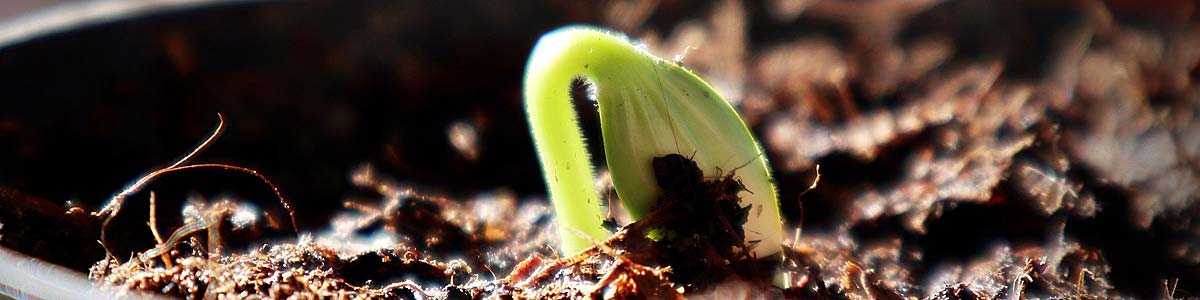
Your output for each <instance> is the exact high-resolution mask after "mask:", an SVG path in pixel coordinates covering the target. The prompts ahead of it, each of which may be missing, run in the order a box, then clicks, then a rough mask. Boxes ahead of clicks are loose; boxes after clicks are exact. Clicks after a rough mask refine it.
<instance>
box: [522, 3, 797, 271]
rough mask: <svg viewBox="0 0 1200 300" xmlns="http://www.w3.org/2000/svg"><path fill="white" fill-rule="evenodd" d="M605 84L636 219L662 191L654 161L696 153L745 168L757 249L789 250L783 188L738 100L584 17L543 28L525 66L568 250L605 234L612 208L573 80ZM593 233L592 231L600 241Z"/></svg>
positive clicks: (608, 133)
mask: <svg viewBox="0 0 1200 300" xmlns="http://www.w3.org/2000/svg"><path fill="white" fill-rule="evenodd" d="M577 78H582V79H585V80H587V81H589V82H590V83H591V84H592V86H593V88H595V89H596V95H595V96H596V101H597V104H598V106H599V111H600V128H601V135H602V137H603V139H604V151H605V158H606V160H607V162H608V168H609V171H610V172H611V174H612V180H613V186H614V187H615V188H616V190H617V195H618V196H619V197H620V198H621V202H622V203H623V204H624V205H625V208H626V210H627V211H628V212H629V214H630V216H631V217H633V218H634V219H638V218H641V217H644V216H646V215H647V214H649V213H650V212H651V210H652V209H653V208H654V205H655V201H657V197H658V194H659V192H660V191H659V188H658V186H657V185H656V184H655V183H656V181H655V178H654V172H653V169H652V166H651V161H652V160H653V158H654V157H658V156H663V155H667V154H671V153H680V154H684V155H691V154H694V157H693V158H692V159H693V160H695V161H696V163H697V165H698V166H699V167H700V169H701V170H702V171H703V172H704V174H706V175H708V176H714V175H716V174H721V172H731V171H735V170H736V172H737V173H736V174H737V175H738V177H739V179H740V180H741V182H742V183H743V184H744V185H745V186H746V189H747V191H743V192H741V193H740V194H739V196H740V197H741V199H742V202H741V204H742V205H750V206H751V208H750V217H749V221H747V223H746V225H744V229H745V232H746V241H747V244H750V245H754V246H753V251H754V254H755V255H756V256H758V257H767V256H771V255H773V254H776V253H778V252H780V251H781V246H780V242H781V239H782V237H783V228H782V224H781V221H780V215H779V201H778V195H777V193H776V191H775V185H774V181H773V180H772V179H771V174H770V171H769V169H768V165H767V160H766V157H765V156H764V154H763V152H762V149H761V148H760V147H759V146H758V143H757V142H756V141H755V140H754V137H753V135H751V133H750V130H749V129H748V128H747V127H746V124H745V123H744V122H743V121H742V119H741V117H739V116H738V114H737V111H736V110H734V108H733V106H731V105H730V104H729V102H727V101H725V100H724V99H722V98H721V96H720V95H719V94H718V93H717V92H716V91H715V90H713V88H712V87H711V86H709V85H708V83H706V82H704V80H702V79H700V77H698V76H696V75H695V74H692V73H691V72H690V71H688V70H687V69H685V68H683V67H681V66H679V65H676V64H674V63H672V62H670V61H667V60H663V59H661V58H658V57H655V56H654V55H652V54H650V53H649V52H647V51H646V50H644V49H641V48H639V47H638V46H635V45H634V44H633V43H631V42H629V40H628V39H626V38H625V37H623V36H620V35H618V34H613V33H610V32H608V31H604V30H600V29H596V28H591V27H582V26H572V27H565V28H561V29H557V30H555V31H553V32H550V33H547V34H546V35H544V36H542V38H541V39H540V40H539V41H538V43H537V46H535V47H534V50H533V53H532V54H531V55H530V58H529V63H528V65H527V67H526V73H525V109H526V112H527V114H528V117H529V124H530V127H531V128H532V131H533V138H534V143H535V146H536V148H537V151H538V158H539V161H540V163H541V166H542V171H543V174H544V175H545V179H546V184H547V186H548V187H549V189H550V199H551V202H552V203H553V205H554V209H555V213H556V215H557V220H558V224H559V237H560V239H561V241H562V244H561V248H560V250H561V251H562V252H563V253H565V254H568V255H569V254H573V253H575V252H578V251H580V250H583V249H585V248H587V247H589V246H591V245H592V244H591V243H592V241H591V240H595V241H602V240H604V239H605V238H607V237H608V235H609V232H608V231H607V230H605V229H604V227H603V226H602V225H601V223H602V220H603V210H602V208H601V203H600V198H599V196H598V193H597V192H596V190H595V188H594V185H593V175H592V165H591V162H590V157H589V155H588V153H587V150H586V148H585V146H584V145H585V143H584V140H583V135H582V133H581V130H580V127H579V124H578V118H577V116H576V113H575V111H574V107H573V105H572V103H571V97H570V85H571V81H573V80H575V79H577ZM584 236H587V237H590V239H591V240H588V238H585V237H584Z"/></svg>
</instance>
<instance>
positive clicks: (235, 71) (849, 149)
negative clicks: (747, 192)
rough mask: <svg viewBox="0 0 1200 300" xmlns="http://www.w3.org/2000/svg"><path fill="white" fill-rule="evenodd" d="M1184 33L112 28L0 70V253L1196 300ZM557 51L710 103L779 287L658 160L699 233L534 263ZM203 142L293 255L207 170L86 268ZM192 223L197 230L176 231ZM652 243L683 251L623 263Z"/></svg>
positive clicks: (976, 26) (1068, 6) (710, 202)
mask: <svg viewBox="0 0 1200 300" xmlns="http://www.w3.org/2000/svg"><path fill="white" fill-rule="evenodd" d="M1197 11H1200V8H1198V5H1197V4H1195V3H1194V2H1186V1H1179V2H1174V1H1118V0H1108V1H999V2H998V1H983V0H963V1H922V0H917V1H890V0H879V1H749V2H745V3H739V2H735V1H719V2H716V3H707V4H694V3H688V2H680V1H651V2H638V1H604V2H597V3H592V2H571V4H562V3H537V2H526V3H520V4H509V5H493V4H491V3H490V2H479V3H470V4H462V3H449V2H446V3H441V2H434V3H424V2H406V3H398V2H392V1H381V2H364V3H356V4H355V5H345V4H343V3H325V2H270V3H249V4H238V5H224V6H218V7H211V8H204V9H198V10H189V11H179V12H172V13H166V14H162V15H156V16H148V17H142V18H137V19H132V20H121V21H114V22H112V23H106V24H99V25H96V26H93V27H89V28H85V29H81V30H77V31H71V32H65V33H61V34H56V35H53V36H47V37H44V38H41V39H36V40H32V41H29V42H26V43H23V44H20V45H16V46H13V47H9V48H4V49H0V90H3V91H5V92H6V93H7V96H6V97H7V99H10V100H8V101H0V166H3V167H2V168H0V224H2V227H0V245H3V246H4V247H6V248H11V249H14V250H17V251H20V252H22V253H25V254H27V255H30V256H32V257H36V258H40V259H43V260H46V261H49V262H53V263H56V264H61V265H64V266H67V267H69V268H72V269H74V270H77V271H80V272H88V271H89V270H90V271H91V275H92V277H93V278H95V279H96V281H97V282H103V283H105V284H106V286H108V287H110V288H136V289H141V290H147V291H153V292H156V293H165V294H169V295H174V296H181V297H194V298H199V297H203V296H205V295H210V296H212V295H218V294H225V295H241V294H240V293H243V292H245V293H246V294H247V295H263V296H267V297H283V296H287V295H308V296H317V297H324V298H356V297H357V298H435V299H478V298H483V297H486V296H488V295H493V296H496V298H499V299H543V298H584V297H592V298H642V297H649V298H675V297H679V296H680V293H682V294H683V295H686V296H687V297H689V298H700V299H704V298H708V299H741V298H747V299H763V298H767V299H771V298H788V299H812V298H820V299H916V298H922V299H1000V298H1004V299H1021V298H1025V299H1031V298H1087V299H1110V298H1139V299H1149V298H1186V297H1192V296H1193V293H1196V291H1200V220H1198V219H1197V218H1196V217H1197V216H1200V205H1197V198H1198V197H1197V195H1200V172H1198V170H1200V164H1197V161H1198V160H1197V157H1200V122H1197V120H1200V88H1198V87H1197V86H1196V85H1193V84H1192V83H1194V82H1196V79H1197V77H1198V76H1200V71H1198V70H1200V69H1198V67H1200V21H1198V19H1197V17H1196V14H1197ZM331 20H336V21H331ZM447 20H455V21H453V22H450V21H447ZM569 23H590V24H598V25H603V26H606V27H610V28H614V29H617V30H621V31H623V32H627V33H629V34H630V35H631V36H632V37H634V38H637V39H640V40H643V41H644V42H645V44H646V46H647V48H648V49H650V50H651V51H653V52H655V53H658V54H659V55H661V56H663V57H674V56H675V55H677V54H681V53H686V56H681V57H680V60H679V61H681V62H682V63H683V64H684V65H685V66H687V67H688V68H689V69H692V70H694V71H696V72H697V73H698V74H700V75H701V77H703V78H705V79H706V80H708V81H710V83H712V85H713V86H714V87H715V88H716V89H717V90H718V92H720V93H721V94H722V95H724V96H725V97H726V98H727V99H730V100H731V101H733V102H734V103H735V107H737V108H738V109H739V111H740V112H741V113H742V115H743V117H744V118H745V119H746V120H747V123H748V125H750V126H751V128H752V130H753V131H754V133H755V135H756V136H758V137H759V138H760V139H761V141H762V142H763V147H764V148H765V149H766V150H767V152H768V153H767V156H768V157H769V158H770V162H771V164H772V169H773V171H774V174H775V179H776V181H777V184H778V188H779V192H780V195H781V199H782V203H781V204H782V207H781V208H782V210H783V214H784V219H785V220H787V221H788V224H786V227H785V228H789V230H788V232H793V233H794V236H792V237H791V238H790V239H788V240H787V243H788V244H787V245H786V246H785V253H784V255H783V257H780V258H779V259H778V260H775V261H774V262H771V263H769V264H768V265H761V264H759V263H753V262H755V261H753V260H745V259H744V257H739V256H738V255H739V253H744V252H742V251H738V250H739V249H744V247H752V246H753V245H740V244H739V242H740V241H741V239H740V238H738V236H740V235H741V234H742V233H740V232H738V227H737V226H732V225H733V224H737V223H739V222H742V221H743V220H742V216H741V213H742V212H741V211H740V210H739V206H738V204H737V203H736V201H734V199H731V198H729V197H727V196H728V195H729V192H730V191H732V190H736V189H737V188H739V187H740V185H739V184H736V174H720V175H721V176H717V174H703V175H702V176H701V177H699V178H701V179H709V180H708V181H704V180H697V179H696V178H697V177H696V176H695V173H693V172H691V169H690V168H688V164H687V160H686V156H679V155H675V156H668V157H666V158H664V159H663V160H661V161H660V167H659V169H662V170H671V171H669V172H664V173H663V175H669V174H674V175H673V176H660V177H659V178H660V185H662V186H664V187H666V189H667V190H670V191H672V192H670V193H667V194H668V195H667V198H666V199H664V200H663V201H662V204H661V205H663V206H664V207H672V209H670V210H671V211H676V210H680V211H688V212H689V213H691V214H705V215H709V216H715V217H714V218H712V219H707V220H721V221H723V222H717V223H703V224H695V223H690V222H694V221H695V220H697V219H699V218H696V219H692V218H678V217H673V216H670V215H659V216H657V217H655V218H650V219H646V220H643V221H642V222H640V223H632V224H629V223H628V222H622V221H619V220H618V221H616V222H614V224H617V225H618V227H620V228H623V231H621V233H620V234H618V235H616V236H614V237H613V238H612V239H610V240H608V241H598V246H597V247H595V248H593V249H590V250H588V251H585V252H583V253H581V254H579V255H576V256H571V257H559V256H557V254H556V253H555V251H554V244H555V243H556V242H555V241H554V235H553V234H551V233H552V232H553V231H552V230H547V228H550V227H549V226H552V225H553V216H552V215H551V213H550V209H549V208H548V206H547V203H546V202H545V201H544V200H543V198H541V197H544V193H545V192H544V191H545V189H544V186H543V185H542V181H541V180H542V179H541V175H540V174H539V173H538V171H537V170H538V169H537V162H536V160H535V156H534V155H535V154H534V152H533V149H532V146H531V143H530V142H529V141H531V139H530V137H529V136H528V131H527V129H526V128H525V127H526V123H525V121H524V114H523V112H522V111H521V109H522V108H521V99H520V95H521V93H520V86H521V84H520V80H521V78H522V77H521V72H522V70H523V67H524V64H525V59H526V56H527V55H528V53H529V50H530V47H532V45H533V43H534V42H535V41H536V38H537V37H538V36H539V35H540V34H541V33H544V32H546V31H548V30H551V29H553V28H556V27H558V26H561V25H564V24H569ZM431 28H437V29H436V30H431ZM577 94H578V95H582V94H583V93H577ZM579 103H580V107H581V111H585V112H586V111H590V109H591V107H589V105H587V102H586V101H579ZM218 112H220V113H223V114H224V115H225V118H226V120H227V122H228V124H227V125H228V126H229V127H228V128H227V129H226V133H225V134H224V135H223V136H222V138H221V139H220V140H219V141H218V142H217V143H215V144H213V145H212V147H211V149H209V150H208V151H206V152H205V153H203V154H202V155H200V156H199V157H197V158H196V159H195V161H196V162H197V163H224V164H229V165H238V166H245V167H248V168H251V169H254V170H256V171H258V173H259V174H261V175H263V176H265V177H266V178H269V179H270V180H271V181H273V182H274V183H275V185H277V186H278V190H279V191H281V192H282V194H283V196H285V197H286V199H287V200H288V201H289V202H290V203H292V204H293V205H292V209H294V212H295V214H296V218H297V221H298V222H297V223H298V227H299V228H300V231H301V232H302V233H303V235H302V236H300V237H298V236H297V235H296V233H295V231H294V230H291V226H292V225H291V224H289V222H288V221H287V218H286V216H288V213H289V212H288V211H287V208H285V207H282V206H281V205H279V201H277V196H276V195H275V193H274V192H273V191H272V189H271V188H269V187H268V186H267V185H265V184H263V181H262V180H261V179H260V178H258V177H256V176H252V175H247V174H246V173H239V172H229V171H227V170H219V169H200V170H193V171H188V172H176V173H171V174H168V175H164V176H162V177H159V178H157V179H156V180H155V181H153V182H152V183H149V184H147V186H145V187H144V188H143V189H142V190H141V191H140V192H138V193H135V194H132V195H130V197H129V200H128V201H127V202H126V203H125V205H124V209H123V211H122V212H121V217H119V218H116V219H115V220H113V221H112V222H111V224H110V227H109V230H107V231H106V232H107V237H106V240H108V241H109V242H108V243H106V244H105V246H107V250H108V251H106V248H105V247H101V245H100V244H99V243H97V242H96V241H98V240H100V233H101V229H100V228H101V224H102V223H103V222H102V221H103V220H102V219H100V218H97V217H94V216H92V215H91V214H89V213H90V212H93V211H96V210H98V209H99V208H100V207H101V206H102V205H103V204H104V202H105V200H107V199H109V198H110V197H111V196H112V195H113V194H114V193H116V192H118V191H121V190H122V189H123V187H125V186H126V185H128V184H130V183H131V182H132V181H133V180H134V179H136V178H138V177H140V175H142V174H145V173H146V172H148V171H151V170H154V169H156V168H160V167H162V166H164V165H165V164H167V163H169V162H171V161H174V160H176V159H178V158H179V155H180V154H182V153H185V152H186V149H188V147H191V146H194V145H195V142H196V140H197V139H199V138H200V137H203V136H204V134H205V133H206V132H207V131H209V130H211V126H212V123H213V122H212V121H211V120H213V118H214V115H215V114H216V113H218ZM581 119H582V121H583V122H584V123H585V124H595V123H596V122H595V121H596V118H595V115H594V114H591V113H583V114H582V115H581ZM585 127H587V128H585V131H586V132H587V134H588V136H589V137H591V138H590V139H589V140H591V141H599V135H598V134H597V132H596V131H595V130H596V126H595V125H591V126H585ZM590 146H591V147H592V149H591V150H592V152H593V157H594V158H597V159H599V158H602V157H603V155H601V154H600V153H601V151H602V150H603V149H602V147H600V145H599V143H592V145H590ZM685 155H686V154H685ZM364 162H365V163H364ZM597 165H603V164H602V163H598V164H597ZM818 165H819V166H820V176H819V177H820V180H819V183H818V184H817V186H816V188H815V189H811V190H810V188H809V187H810V186H811V184H812V183H813V181H814V180H815V179H816V178H817V177H818V175H817V171H816V167H817V166H818ZM384 174H386V175H390V176H394V177H395V178H398V179H399V180H396V179H389V178H388V176H384ZM348 175H349V179H347V177H348ZM664 178H665V179H667V180H661V179H664ZM601 184H602V183H601ZM151 191H153V192H154V193H155V195H156V199H157V201H156V205H155V206H156V208H155V209H154V211H156V212H157V220H156V223H157V227H158V230H160V231H161V232H160V234H161V235H162V237H161V238H162V239H164V240H165V239H169V237H170V236H171V235H173V234H174V233H176V232H178V233H179V235H180V238H179V239H177V240H176V241H175V242H177V243H168V244H170V245H168V246H167V247H169V249H170V250H171V251H169V252H168V255H157V256H147V257H142V255H141V253H144V252H146V251H148V250H151V249H156V248H158V247H159V246H160V245H159V244H160V242H159V241H158V240H156V239H155V238H154V235H153V234H152V233H151V230H150V229H149V228H150V227H148V226H147V224H146V222H147V216H148V215H149V212H150V207H151V206H150V205H148V202H147V199H148V198H149V196H150V195H149V193H150V192H151ZM722 195H725V196H722ZM669 199H706V200H702V201H692V200H689V201H675V202H672V201H669ZM610 202H612V201H610ZM697 203H699V204H705V205H695V204H697ZM239 212H241V214H239ZM247 213H248V215H250V216H255V217H253V218H249V217H247ZM197 216H210V217H213V218H215V219H212V220H215V221H216V222H212V224H219V225H218V226H204V227H203V228H201V229H199V230H196V231H191V230H190V229H196V226H197V224H199V223H197V220H201V219H202V218H201V219H197ZM238 216H240V217H238ZM726 223H728V224H729V225H730V226H726ZM205 224H209V223H205ZM671 227H675V228H676V229H677V230H679V231H675V233H676V234H677V236H676V237H677V238H674V239H666V240H661V239H660V240H650V239H645V238H644V235H642V234H641V233H643V232H648V231H654V230H663V228H671ZM179 228H183V229H184V230H182V231H179ZM208 229H215V230H208ZM685 230H695V232H688V233H692V234H679V233H684V232H685ZM667 232H669V230H668V231H667ZM185 233H186V234H185ZM695 233H701V234H699V235H697V234H695ZM668 234H669V233H668ZM696 236H699V237H702V238H701V239H700V240H696V239H692V238H690V237H696ZM214 240H218V241H219V243H213V242H211V241H214ZM161 249H167V248H161ZM109 253H111V254H112V255H108V254H109ZM718 258H719V259H718ZM168 264H169V265H168ZM89 268H90V269H89ZM775 269H778V270H781V271H780V272H779V273H778V276H765V275H764V274H770V273H769V272H763V270H775ZM777 286H785V287H787V288H779V287H777Z"/></svg>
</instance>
